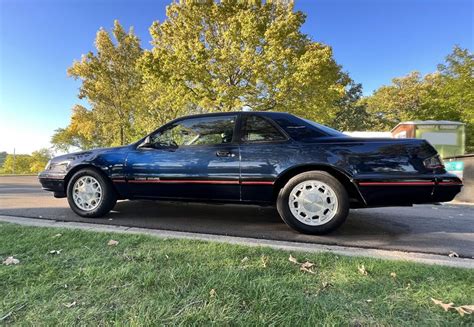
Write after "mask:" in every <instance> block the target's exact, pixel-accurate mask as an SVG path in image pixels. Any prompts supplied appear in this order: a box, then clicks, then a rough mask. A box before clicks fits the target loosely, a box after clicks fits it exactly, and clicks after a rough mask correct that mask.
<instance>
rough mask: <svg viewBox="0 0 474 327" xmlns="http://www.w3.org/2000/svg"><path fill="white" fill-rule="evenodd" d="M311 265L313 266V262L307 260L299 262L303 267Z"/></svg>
mask: <svg viewBox="0 0 474 327" xmlns="http://www.w3.org/2000/svg"><path fill="white" fill-rule="evenodd" d="M313 266H314V263H312V262H309V261H305V262H303V263H302V264H301V267H304V268H311V267H313Z"/></svg>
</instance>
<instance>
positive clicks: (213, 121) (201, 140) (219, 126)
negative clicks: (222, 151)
mask: <svg viewBox="0 0 474 327" xmlns="http://www.w3.org/2000/svg"><path fill="white" fill-rule="evenodd" d="M235 121H236V116H215V117H199V118H189V119H185V120H181V121H179V122H177V123H175V124H173V125H171V126H169V127H168V128H166V129H165V130H162V131H160V132H158V133H156V134H154V135H153V136H152V137H151V143H152V144H153V145H154V147H156V148H159V147H181V146H193V145H216V144H226V143H230V142H232V138H233V135H234V127H235Z"/></svg>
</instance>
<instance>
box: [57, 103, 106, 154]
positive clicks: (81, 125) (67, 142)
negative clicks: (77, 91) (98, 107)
mask: <svg viewBox="0 0 474 327" xmlns="http://www.w3.org/2000/svg"><path fill="white" fill-rule="evenodd" d="M97 125H98V122H97V121H96V119H95V117H94V113H93V112H92V111H90V110H87V109H86V108H84V107H83V106H80V105H76V106H75V107H74V108H73V110H72V116H71V122H70V124H69V125H68V126H67V127H66V128H59V129H57V130H56V133H55V134H54V135H53V137H52V139H51V143H52V144H53V145H54V147H55V148H56V149H57V150H60V151H64V152H67V151H69V149H70V147H71V146H72V147H76V148H80V149H83V150H87V149H91V148H94V147H100V146H107V145H109V144H107V143H106V140H107V139H108V138H104V137H102V135H101V132H102V129H101V128H97Z"/></svg>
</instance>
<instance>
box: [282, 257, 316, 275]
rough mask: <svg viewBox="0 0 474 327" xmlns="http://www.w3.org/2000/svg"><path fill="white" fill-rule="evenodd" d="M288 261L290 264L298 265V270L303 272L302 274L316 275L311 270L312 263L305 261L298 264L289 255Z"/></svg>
mask: <svg viewBox="0 0 474 327" xmlns="http://www.w3.org/2000/svg"><path fill="white" fill-rule="evenodd" d="M288 260H289V261H290V262H292V263H294V264H295V265H300V270H301V271H304V272H307V273H310V274H316V272H315V271H313V270H312V269H311V268H312V267H314V263H312V262H309V261H305V262H303V263H300V262H298V260H296V258H295V257H293V256H292V255H291V254H290V257H289V258H288Z"/></svg>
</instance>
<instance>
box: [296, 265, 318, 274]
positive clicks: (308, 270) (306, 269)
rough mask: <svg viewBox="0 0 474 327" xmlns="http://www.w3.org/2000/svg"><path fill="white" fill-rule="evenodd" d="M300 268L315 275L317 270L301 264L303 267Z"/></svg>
mask: <svg viewBox="0 0 474 327" xmlns="http://www.w3.org/2000/svg"><path fill="white" fill-rule="evenodd" d="M300 270H301V271H304V272H307V273H310V274H313V275H314V274H316V272H314V271H313V270H312V269H310V268H306V267H304V266H301V267H300Z"/></svg>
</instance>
